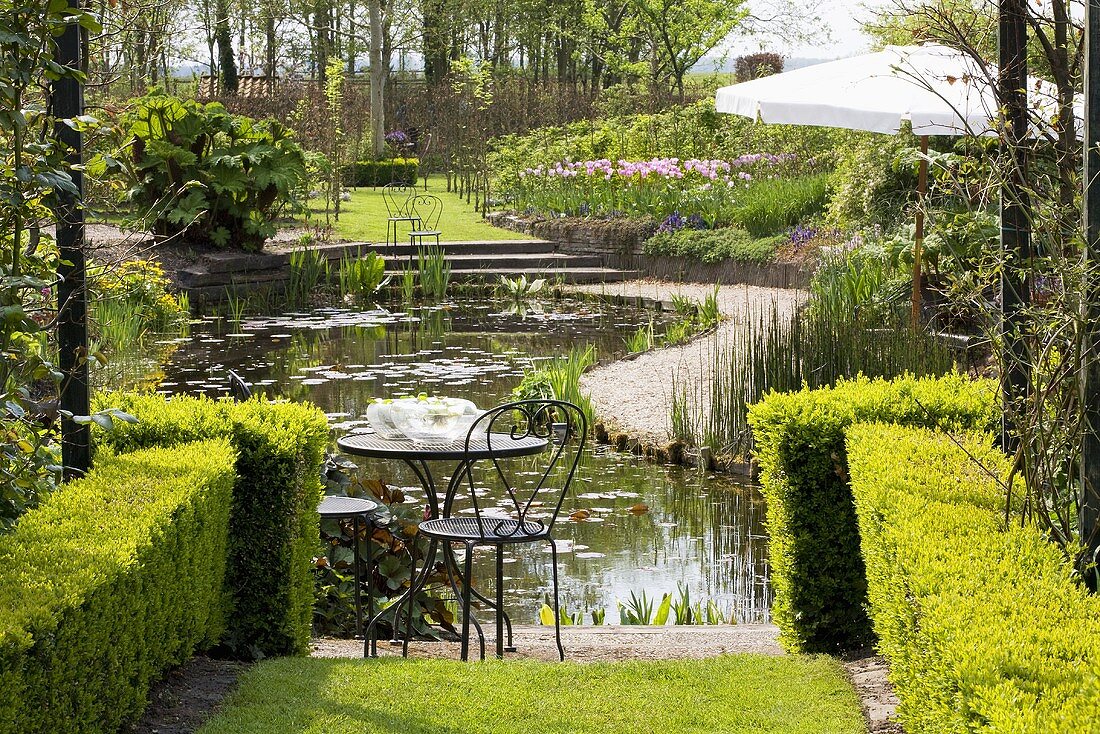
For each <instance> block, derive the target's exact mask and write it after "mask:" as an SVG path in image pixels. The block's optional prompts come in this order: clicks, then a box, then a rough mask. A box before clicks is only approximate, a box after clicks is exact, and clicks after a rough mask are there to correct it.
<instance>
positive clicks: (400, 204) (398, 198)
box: [382, 182, 421, 249]
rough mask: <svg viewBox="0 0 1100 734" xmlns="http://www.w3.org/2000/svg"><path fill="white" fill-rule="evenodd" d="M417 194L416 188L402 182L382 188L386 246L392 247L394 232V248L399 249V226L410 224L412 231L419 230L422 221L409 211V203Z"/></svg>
mask: <svg viewBox="0 0 1100 734" xmlns="http://www.w3.org/2000/svg"><path fill="white" fill-rule="evenodd" d="M415 193H416V187H415V186H413V185H411V184H407V183H402V182H394V183H388V184H386V185H385V186H383V187H382V201H384V202H385V203H386V216H388V217H389V219H388V220H387V222H386V246H387V247H388V246H389V245H390V232H393V247H394V248H395V249H396V248H397V225H398V224H400V223H401V222H408V223H409V227H410V228H411V229H419V228H420V226H421V223H420V219H419V217H417V216H416V215H415V214H413V213H412V212H410V211H409V202H410V201H412V198H413V196H414V195H415Z"/></svg>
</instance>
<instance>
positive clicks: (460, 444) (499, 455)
mask: <svg viewBox="0 0 1100 734" xmlns="http://www.w3.org/2000/svg"><path fill="white" fill-rule="evenodd" d="M493 436H494V437H497V436H499V438H495V439H494V440H489V436H488V435H487V436H486V437H485V438H477V437H471V438H470V441H469V448H468V449H467V446H466V443H467V441H466V438H465V437H463V438H461V439H459V440H457V441H454V442H452V443H450V444H423V443H417V442H415V441H413V440H412V439H409V438H383V437H382V436H380V435H379V434H377V433H351V434H348V435H347V436H344V437H342V438H339V439H337V441H336V445H337V446H338V447H339V448H340V450H341V451H343V452H344V453H346V454H351V455H352V456H362V457H365V458H370V459H391V460H395V461H401V462H403V463H404V464H405V465H406V466H408V467H409V468H410V469H411V470H412V472H413V474H415V475H416V478H417V480H418V481H419V482H420V486H421V487H423V488H424V493H425V494H426V495H427V498H428V507H427V509H428V512H427V517H426V518H425V519H431V520H434V519H436V518H438V517H442V516H443V511H446V510H449V509H450V507H449V505H450V501H451V500H452V499H453V498H454V497H453V495H454V490H455V488H456V487H457V486H458V483H459V482H460V481H461V478H462V476H463V475H464V473H465V470H466V469H467V467H468V466H469V465H470V464H472V463H474V462H476V461H481V460H484V459H511V458H518V457H521V456H534V455H535V454H538V453H540V452H542V451H544V450H545V449H546V447H547V446H548V445H549V442H548V441H547V440H546V439H544V438H538V437H536V436H524V437H521V438H512V437H511V436H509V435H507V434H496V433H494V434H493ZM429 462H453V464H454V471H452V472H451V474H450V479H449V480H448V482H447V491H446V493H445V494H444V503H443V505H442V507H441V506H440V502H439V495H438V493H437V491H436V482H435V478H434V476H433V474H432V468H431V466H430V464H429ZM432 548H433V549H434V551H435V552H431V553H429V557H428V558H425V559H424V572H425V573H426V572H427V570H428V569H430V568H431V567H432V566H433V565H434V564H435V562H436V553H437V552H438V546H436V544H435V543H434V542H433V544H432ZM443 558H444V563H445V564H446V565H447V568H448V574H447V576H448V578H449V579H450V583H451V590H452V591H453V592H454V593H455V594H456V595H457V594H458V593H459V590H458V588H457V586H456V584H455V581H454V574H452V573H450V569H453V568H456V565H455V561H454V556H453V554H452V553H451V548H450V545H449V544H446V543H444V544H443ZM415 587H416V583H415V581H414V579H410V585H409V589H408V590H407V591H405V593H403V594H402V595H401V596H400V597H399V598H398V599H397V601H395V602H394V603H393V604H392V605H390V607H387V608H386V609H384V610H382V611H379V612H378V614H377V615H375V616H374V617H373V618H371V620H370V622H369V623H368V624H367V633H366V636H367V637H368V638H370V637H371V636H372V635H373V630H374V627H375V624H376V623H377V622H378V620H380V619H381V618H382V615H383V614H385V613H386V612H388V611H389V610H390V609H391V608H392V609H393V610H394V615H393V630H394V632H393V639H392V640H391V644H398V643H399V642H400V641H399V640H398V639H397V627H398V618H399V616H400V612H401V606H402V605H403V604H405V603H406V602H408V603H409V613H410V614H411V613H412V603H411V596H412V590H413V589H414V588H415ZM471 591H472V592H473V595H474V596H476V597H477V598H478V599H479V600H481V601H482V602H483V603H485V604H487V605H489V606H490V607H494V608H495V605H494V604H493V602H491V601H490V600H489V599H487V598H485V597H484V596H482V595H481V594H479V593H478V592H476V591H473V590H472V589H471ZM503 617H504V621H505V622H506V623H507V625H508V649H509V650H513V649H514V648H512V623H511V620H509V619H508V615H506V614H504V615H503ZM472 621H473V622H474V626H475V627H476V628H477V631H478V636H479V637H480V638H481V640H482V644H484V639H485V638H484V635H483V634H482V632H481V625H480V624H478V623H477V620H476V619H474V620H472ZM404 649H405V650H407V649H408V640H407V639H406V640H405V641H404Z"/></svg>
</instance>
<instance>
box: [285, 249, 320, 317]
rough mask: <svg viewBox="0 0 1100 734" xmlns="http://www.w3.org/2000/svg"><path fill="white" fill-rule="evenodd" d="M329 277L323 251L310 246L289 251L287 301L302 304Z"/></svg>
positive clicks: (309, 298) (312, 295)
mask: <svg viewBox="0 0 1100 734" xmlns="http://www.w3.org/2000/svg"><path fill="white" fill-rule="evenodd" d="M328 279H329V262H328V257H326V256H325V253H323V252H321V251H320V250H315V249H312V248H310V247H304V246H303V247H299V248H298V249H296V250H294V252H292V253H290V278H289V279H288V280H287V286H286V299H287V302H288V303H291V304H294V305H303V304H307V303H309V302H310V300H311V299H312V298H313V297H314V296H315V295H316V291H317V286H318V285H321V284H322V283H326V282H327V281H328Z"/></svg>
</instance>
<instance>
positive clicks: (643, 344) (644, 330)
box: [623, 319, 657, 354]
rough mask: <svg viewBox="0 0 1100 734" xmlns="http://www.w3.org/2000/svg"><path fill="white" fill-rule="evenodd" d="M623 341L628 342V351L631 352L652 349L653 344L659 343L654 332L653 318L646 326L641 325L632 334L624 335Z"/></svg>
mask: <svg viewBox="0 0 1100 734" xmlns="http://www.w3.org/2000/svg"><path fill="white" fill-rule="evenodd" d="M623 343H624V344H626V351H627V352H630V353H631V354H636V353H638V352H648V351H649V350H650V349H652V348H653V345H654V344H656V343H657V337H656V335H655V334H654V333H653V319H650V320H649V323H648V324H646V325H645V326H641V327H639V328H638V330H637V331H635V332H634V333H633V334H631V335H630V336H624V337H623Z"/></svg>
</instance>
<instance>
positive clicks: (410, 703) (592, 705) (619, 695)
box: [199, 655, 865, 734]
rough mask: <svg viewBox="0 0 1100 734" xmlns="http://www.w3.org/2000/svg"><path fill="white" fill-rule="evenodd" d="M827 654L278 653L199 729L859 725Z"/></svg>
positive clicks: (672, 729) (760, 729)
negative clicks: (589, 659)
mask: <svg viewBox="0 0 1100 734" xmlns="http://www.w3.org/2000/svg"><path fill="white" fill-rule="evenodd" d="M864 731H865V727H864V723H863V716H862V714H861V713H860V707H859V703H858V701H857V699H856V694H855V691H854V690H853V689H852V687H851V685H850V684H849V683H848V681H847V679H846V678H845V676H844V672H843V669H842V668H841V666H840V665H839V664H838V663H837V662H836V661H835V660H832V659H830V658H827V657H824V656H821V657H802V656H783V657H768V656H761V655H738V656H728V657H721V658H712V659H709V660H683V661H659V662H653V661H645V662H624V663H588V664H581V663H561V664H559V663H540V662H529V661H507V662H499V661H489V662H485V663H460V662H457V661H453V660H402V659H399V658H396V659H394V658H389V659H381V660H323V659H308V658H306V659H303V658H283V659H278V660H269V661H265V662H262V663H260V664H259V665H257V666H256V667H255V668H253V669H252V670H251V671H249V672H248V673H247V674H246V675H245V676H244V678H243V680H242V682H241V687H240V689H239V690H238V691H237V693H235V694H234V695H233V696H232V697H231V698H230V699H229V701H228V702H227V705H226V706H225V708H224V709H223V710H222V712H221V713H220V714H219V715H218V716H217V717H216V718H215V719H214V720H212V721H211V722H209V723H208V724H207V725H206V726H204V727H203V728H202V729H201V730H200V732H199V734H246V733H247V734H251V733H253V732H254V733H255V734H273V733H274V732H278V733H279V734H300V733H301V734H304V733H306V732H308V733H309V734H338V733H339V734H351V733H352V732H354V734H374V733H375V732H377V733H379V734H381V733H382V732H386V733H398V732H400V733H402V734H421V733H422V734H531V733H534V732H537V733H539V734H548V733H551V732H554V733H560V734H566V733H568V734H587V733H589V732H591V733H592V734H596V733H597V732H598V733H599V734H606V733H607V732H615V733H617V734H644V733H646V732H657V733H660V734H723V733H729V734H734V733H737V734H743V733H747V732H752V733H754V734H757V733H760V734H763V733H765V732H769V733H771V732H774V733H775V734H833V733H835V734H856V733H858V732H864Z"/></svg>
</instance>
